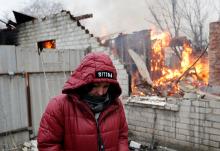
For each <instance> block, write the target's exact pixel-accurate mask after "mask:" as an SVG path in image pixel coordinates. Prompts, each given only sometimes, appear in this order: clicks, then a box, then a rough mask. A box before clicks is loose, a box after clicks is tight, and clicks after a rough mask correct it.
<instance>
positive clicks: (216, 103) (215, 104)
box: [209, 100, 220, 109]
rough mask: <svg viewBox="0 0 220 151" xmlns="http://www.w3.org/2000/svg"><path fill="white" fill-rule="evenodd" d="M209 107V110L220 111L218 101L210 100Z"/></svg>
mask: <svg viewBox="0 0 220 151" xmlns="http://www.w3.org/2000/svg"><path fill="white" fill-rule="evenodd" d="M209 106H210V107H211V108H218V109H220V101H215V100H211V101H210V102H209Z"/></svg>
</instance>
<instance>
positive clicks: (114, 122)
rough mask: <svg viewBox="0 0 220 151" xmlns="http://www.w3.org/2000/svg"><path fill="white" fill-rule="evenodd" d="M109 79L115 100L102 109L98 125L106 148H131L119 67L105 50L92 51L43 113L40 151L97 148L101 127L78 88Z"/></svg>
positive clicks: (89, 150) (114, 150)
mask: <svg viewBox="0 0 220 151" xmlns="http://www.w3.org/2000/svg"><path fill="white" fill-rule="evenodd" d="M93 82H109V83H110V84H111V93H112V94H111V95H112V98H113V101H112V102H111V104H110V105H109V106H108V107H107V108H106V109H105V110H104V111H102V112H101V114H100V116H99V119H98V125H99V130H100V136H101V139H102V142H103V144H104V148H105V151H128V127H127V122H126V119H125V114H124V109H123V106H122V103H121V101H120V100H119V98H118V96H119V95H120V94H121V88H120V86H119V83H118V81H117V73H116V69H115V67H114V66H113V64H112V61H111V59H110V58H109V57H108V56H107V55H106V54H104V53H90V54H88V55H87V56H86V57H85V58H84V59H83V60H82V62H81V64H80V65H79V67H78V68H77V69H76V70H75V71H74V73H73V74H72V75H71V76H70V78H69V79H68V80H67V82H66V83H65V85H64V88H63V90H62V92H63V94H61V95H59V96H57V97H55V98H53V99H51V100H50V102H49V103H48V106H47V108H46V110H45V112H44V114H43V116H42V119H41V122H40V127H39V133H38V139H37V141H38V149H39V151H63V150H65V151H98V128H97V125H96V120H95V116H94V114H93V112H92V111H91V109H90V107H89V105H88V104H87V103H86V102H85V101H82V100H81V99H80V97H79V95H78V94H77V92H78V91H77V90H78V89H79V88H80V87H82V86H85V85H87V84H89V83H93Z"/></svg>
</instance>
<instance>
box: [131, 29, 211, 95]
mask: <svg viewBox="0 0 220 151" xmlns="http://www.w3.org/2000/svg"><path fill="white" fill-rule="evenodd" d="M152 40H153V42H152V53H151V78H152V79H153V85H154V87H159V88H161V89H162V88H165V89H167V88H169V89H170V93H171V94H175V93H177V92H178V91H179V89H180V88H179V85H178V84H177V83H176V82H175V81H177V80H180V79H179V78H180V77H181V76H182V75H183V74H184V73H185V72H186V71H187V70H188V69H189V67H191V66H192V64H193V63H194V62H195V61H196V59H197V58H198V56H193V54H192V52H193V51H192V48H191V47H190V44H189V43H187V42H184V44H183V46H182V53H181V54H182V58H181V62H180V65H179V68H178V69H172V68H169V67H167V66H166V65H165V53H166V52H164V48H166V47H169V43H170V41H171V36H170V35H169V34H168V33H167V32H164V33H161V34H159V35H152ZM192 69H193V70H189V72H188V74H187V75H189V76H190V79H191V81H190V83H189V84H191V85H193V86H195V87H199V86H201V85H204V84H207V83H208V72H209V68H208V59H207V58H205V57H203V58H201V59H200V60H199V61H198V62H197V63H196V64H195V65H194V66H193V68H192ZM136 76H137V75H136V74H135V75H132V78H133V77H136ZM132 87H136V88H135V90H133V89H132V92H134V91H135V92H138V90H137V89H138V88H137V86H135V85H134V84H133V85H132ZM171 91H172V92H171Z"/></svg>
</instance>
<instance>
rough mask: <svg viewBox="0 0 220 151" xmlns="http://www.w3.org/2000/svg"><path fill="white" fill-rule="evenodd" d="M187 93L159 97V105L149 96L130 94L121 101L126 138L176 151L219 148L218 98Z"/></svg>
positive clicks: (199, 150)
mask: <svg viewBox="0 0 220 151" xmlns="http://www.w3.org/2000/svg"><path fill="white" fill-rule="evenodd" d="M188 96H189V97H186V98H181V99H174V98H168V99H167V100H166V99H165V98H162V100H160V102H161V101H162V102H163V101H164V102H165V103H164V104H162V105H161V104H157V105H154V104H155V100H152V98H151V97H149V98H148V99H144V100H145V101H144V100H139V101H137V99H136V100H135V99H134V98H130V101H129V102H128V103H127V104H126V105H125V110H126V116H127V121H128V125H129V136H130V137H129V138H130V139H132V140H135V141H138V142H141V143H143V144H148V143H152V140H154V142H158V143H159V145H161V146H166V147H169V148H173V149H177V150H178V151H196V150H197V151H203V150H204V151H220V98H218V97H217V98H213V97H208V96H206V97H205V98H201V96H198V95H196V94H190V95H188ZM192 96H193V97H192ZM131 100H133V102H132V101H131ZM158 100H159V99H158ZM146 101H147V102H148V103H146ZM149 102H150V103H152V102H153V103H152V104H149Z"/></svg>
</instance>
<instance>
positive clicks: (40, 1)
mask: <svg viewBox="0 0 220 151" xmlns="http://www.w3.org/2000/svg"><path fill="white" fill-rule="evenodd" d="M63 9H64V6H63V4H62V3H59V2H55V1H52V0H47V1H45V0H35V1H34V2H33V3H31V4H30V5H28V6H25V7H24V8H23V9H22V10H21V11H22V12H23V13H25V14H28V15H31V16H35V17H38V18H43V17H45V16H48V15H52V14H56V13H58V12H60V11H61V10H63Z"/></svg>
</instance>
